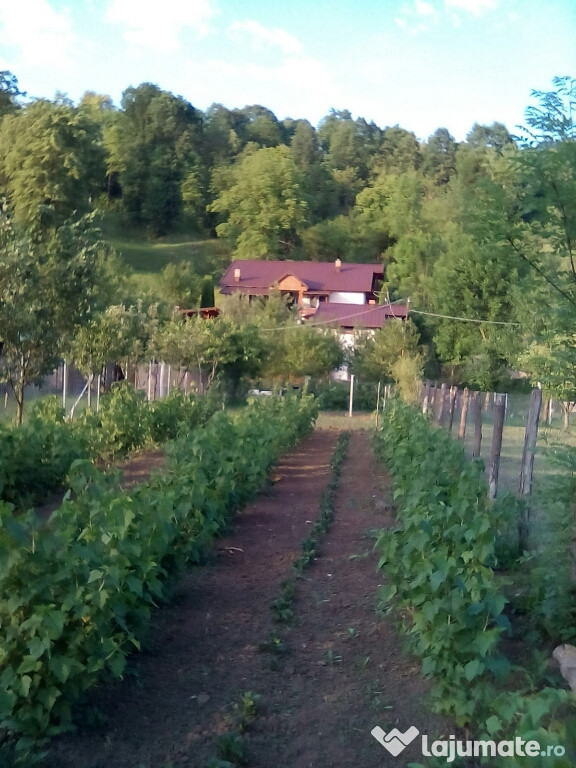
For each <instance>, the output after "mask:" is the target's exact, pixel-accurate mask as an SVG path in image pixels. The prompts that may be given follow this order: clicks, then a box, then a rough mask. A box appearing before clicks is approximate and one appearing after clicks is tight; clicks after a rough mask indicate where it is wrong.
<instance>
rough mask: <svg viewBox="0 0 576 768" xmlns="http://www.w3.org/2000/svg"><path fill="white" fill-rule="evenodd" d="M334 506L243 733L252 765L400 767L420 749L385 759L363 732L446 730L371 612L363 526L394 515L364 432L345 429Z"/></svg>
mask: <svg viewBox="0 0 576 768" xmlns="http://www.w3.org/2000/svg"><path fill="white" fill-rule="evenodd" d="M335 510H336V517H335V521H334V523H333V526H332V528H331V529H330V531H329V532H328V534H327V535H326V537H325V538H324V539H323V543H322V545H321V548H320V557H319V558H318V559H317V560H316V562H315V563H314V565H313V566H312V567H311V568H310V570H308V571H307V572H306V575H305V578H304V580H303V581H302V582H300V586H299V589H298V596H297V601H296V606H295V610H296V616H297V624H296V626H295V627H294V628H293V629H291V630H289V631H288V632H285V633H284V636H285V638H286V642H287V646H288V652H287V653H286V654H285V655H284V656H283V660H282V662H281V665H280V667H279V669H278V672H277V682H276V685H275V686H274V687H272V688H271V689H270V690H269V691H268V696H267V698H266V700H265V701H264V703H263V711H262V714H261V716H260V717H259V718H257V720H256V721H255V723H254V726H253V728H252V729H251V732H250V735H249V749H248V753H249V755H250V761H249V765H250V768H350V767H351V766H362V767H363V768H383V766H395V768H399V766H404V765H406V763H407V762H410V761H416V760H421V759H422V757H421V755H420V751H419V746H418V747H416V742H415V744H414V745H413V746H412V747H411V748H408V749H406V751H405V752H403V753H402V755H401V756H398V757H392V756H391V755H390V754H388V752H387V751H386V750H385V749H384V748H383V747H382V746H381V745H380V744H379V743H378V742H377V741H376V740H375V739H374V738H373V737H372V736H371V735H370V731H371V729H372V728H373V727H374V726H376V725H380V726H381V727H382V728H383V729H384V730H385V731H389V730H390V729H391V728H393V727H398V728H399V729H400V730H401V731H402V732H404V731H405V730H406V729H407V728H408V727H409V726H411V725H414V726H416V727H417V728H418V729H419V730H420V732H422V733H428V734H436V736H435V738H437V737H438V736H439V735H440V734H441V733H442V732H444V731H445V729H444V724H443V723H442V722H441V720H440V719H439V718H437V717H436V716H433V715H431V714H430V713H429V711H428V709H427V691H428V685H427V683H426V682H425V681H424V680H423V679H422V678H421V677H420V675H419V669H418V665H417V663H415V662H413V661H411V660H410V659H409V658H408V657H406V656H405V655H403V653H402V639H401V637H400V635H399V634H398V633H397V631H396V628H395V626H394V623H393V620H392V619H391V617H389V616H378V615H377V614H376V610H375V608H376V602H377V588H378V584H379V582H380V576H379V574H378V572H377V570H376V566H377V560H378V556H377V555H376V554H375V553H374V552H373V539H372V537H371V535H370V532H371V531H374V530H375V529H379V528H382V527H384V526H386V525H390V523H391V522H392V517H391V507H390V498H389V483H388V481H387V478H386V475H385V473H384V471H383V469H382V466H381V465H380V464H379V463H378V462H377V461H376V460H375V459H374V457H373V456H372V454H371V451H370V447H369V435H368V433H364V432H359V431H357V432H353V433H352V435H351V440H350V444H349V448H348V456H347V459H346V461H345V463H344V468H343V472H342V476H341V478H340V484H339V488H338V492H337V499H336V504H335ZM417 741H418V740H417ZM418 743H419V742H418Z"/></svg>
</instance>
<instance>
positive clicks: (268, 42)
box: [228, 21, 302, 54]
mask: <svg viewBox="0 0 576 768" xmlns="http://www.w3.org/2000/svg"><path fill="white" fill-rule="evenodd" d="M228 34H229V35H230V37H232V38H235V39H238V38H242V37H247V38H248V39H249V40H250V41H251V42H252V44H253V45H254V46H255V47H256V48H263V47H267V46H273V47H274V48H280V50H281V51H282V52H283V53H285V54H297V53H300V51H301V50H302V45H301V44H300V41H299V40H297V39H296V38H295V37H294V35H291V34H290V33H289V32H286V31H285V30H283V29H279V28H278V27H264V26H263V25H262V24H260V22H259V21H234V22H232V24H231V25H230V27H229V30H228Z"/></svg>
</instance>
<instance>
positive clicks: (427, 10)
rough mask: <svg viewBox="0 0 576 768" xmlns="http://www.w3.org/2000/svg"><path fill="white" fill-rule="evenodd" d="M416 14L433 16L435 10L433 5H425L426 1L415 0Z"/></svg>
mask: <svg viewBox="0 0 576 768" xmlns="http://www.w3.org/2000/svg"><path fill="white" fill-rule="evenodd" d="M416 13H417V14H418V15H419V16H433V15H434V14H435V13H436V10H435V8H434V6H433V5H430V3H427V2H426V0H416Z"/></svg>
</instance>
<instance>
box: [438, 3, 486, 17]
mask: <svg viewBox="0 0 576 768" xmlns="http://www.w3.org/2000/svg"><path fill="white" fill-rule="evenodd" d="M445 3H446V8H448V9H458V10H461V11H467V12H468V13H472V14H473V15H474V16H480V15H481V14H482V13H484V11H491V10H494V9H495V8H497V7H498V3H499V0H445Z"/></svg>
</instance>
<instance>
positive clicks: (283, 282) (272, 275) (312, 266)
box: [220, 259, 384, 311]
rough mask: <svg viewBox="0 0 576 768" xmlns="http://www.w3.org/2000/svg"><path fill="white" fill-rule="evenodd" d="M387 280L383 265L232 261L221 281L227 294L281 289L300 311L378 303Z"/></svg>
mask: <svg viewBox="0 0 576 768" xmlns="http://www.w3.org/2000/svg"><path fill="white" fill-rule="evenodd" d="M383 279H384V269H383V267H382V265H381V264H344V263H343V262H342V261H340V259H336V261H335V262H319V261H262V260H257V259H253V260H252V259H240V260H236V261H233V262H232V263H231V264H230V266H229V267H228V269H227V270H226V272H225V273H224V275H223V276H222V279H221V280H220V292H221V293H222V294H224V295H230V294H233V293H241V294H243V295H245V296H249V297H251V298H252V297H256V296H268V295H269V294H270V292H271V291H273V290H279V291H281V292H282V293H285V294H289V295H290V296H292V298H293V300H294V303H295V304H297V306H298V307H299V309H300V310H301V311H305V310H310V309H317V308H318V306H320V305H321V304H323V303H325V302H328V303H331V304H368V303H373V304H376V303H377V301H378V290H379V288H380V286H381V283H382V281H383Z"/></svg>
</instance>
